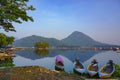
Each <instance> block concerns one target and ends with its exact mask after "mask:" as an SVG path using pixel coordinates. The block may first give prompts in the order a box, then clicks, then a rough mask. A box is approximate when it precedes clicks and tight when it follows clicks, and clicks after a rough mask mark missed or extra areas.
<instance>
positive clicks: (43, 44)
mask: <svg viewBox="0 0 120 80" xmlns="http://www.w3.org/2000/svg"><path fill="white" fill-rule="evenodd" d="M48 47H49V43H47V42H36V44H35V48H44V49H45V48H48Z"/></svg>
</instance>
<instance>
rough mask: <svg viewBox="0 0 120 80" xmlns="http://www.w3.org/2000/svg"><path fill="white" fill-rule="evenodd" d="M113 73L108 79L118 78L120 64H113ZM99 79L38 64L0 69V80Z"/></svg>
mask: <svg viewBox="0 0 120 80" xmlns="http://www.w3.org/2000/svg"><path fill="white" fill-rule="evenodd" d="M115 67H116V70H115V72H114V74H113V75H112V76H111V77H109V78H108V79H118V80H119V79H120V66H119V65H115ZM85 79H93V80H94V79H99V78H98V77H90V76H89V75H87V74H84V75H78V74H75V73H66V72H58V71H55V70H49V69H46V68H43V67H39V66H26V67H13V68H4V69H0V80H85Z"/></svg>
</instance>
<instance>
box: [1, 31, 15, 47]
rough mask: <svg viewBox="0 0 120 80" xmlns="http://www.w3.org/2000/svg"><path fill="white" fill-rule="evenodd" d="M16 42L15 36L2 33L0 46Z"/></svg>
mask: <svg viewBox="0 0 120 80" xmlns="http://www.w3.org/2000/svg"><path fill="white" fill-rule="evenodd" d="M13 42H14V37H13V36H10V37H9V36H7V35H5V34H2V33H0V47H6V46H7V45H9V44H12V43H13Z"/></svg>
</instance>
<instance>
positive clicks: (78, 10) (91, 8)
mask: <svg viewBox="0 0 120 80" xmlns="http://www.w3.org/2000/svg"><path fill="white" fill-rule="evenodd" d="M29 4H32V5H33V6H34V7H35V8H36V10H35V11H29V12H28V15H30V16H33V18H34V22H30V21H29V22H23V24H16V23H14V26H15V29H16V30H17V32H16V33H14V32H9V33H6V34H8V35H10V36H15V37H16V38H22V37H26V36H30V35H39V36H44V37H49V38H51V37H53V38H57V39H63V38H65V37H67V36H68V35H70V34H71V33H72V32H74V31H80V32H83V33H85V34H87V35H89V36H90V37H92V38H93V39H95V40H97V41H100V42H105V43H110V44H119V45H120V36H119V34H120V0H30V2H29ZM2 32H4V31H2ZM4 33H5V32H4Z"/></svg>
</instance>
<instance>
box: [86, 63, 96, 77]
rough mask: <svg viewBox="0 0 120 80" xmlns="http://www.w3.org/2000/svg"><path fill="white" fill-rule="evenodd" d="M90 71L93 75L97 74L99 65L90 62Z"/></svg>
mask: <svg viewBox="0 0 120 80" xmlns="http://www.w3.org/2000/svg"><path fill="white" fill-rule="evenodd" d="M87 70H88V73H89V75H90V76H91V77H93V76H95V75H97V73H98V66H97V65H95V66H94V65H93V64H89V65H88V67H87Z"/></svg>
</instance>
